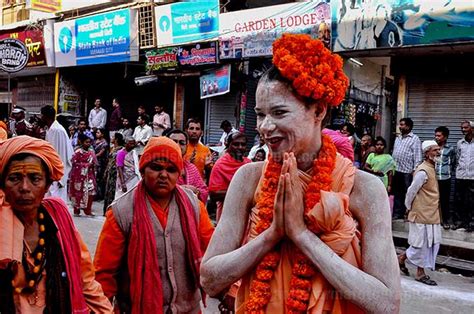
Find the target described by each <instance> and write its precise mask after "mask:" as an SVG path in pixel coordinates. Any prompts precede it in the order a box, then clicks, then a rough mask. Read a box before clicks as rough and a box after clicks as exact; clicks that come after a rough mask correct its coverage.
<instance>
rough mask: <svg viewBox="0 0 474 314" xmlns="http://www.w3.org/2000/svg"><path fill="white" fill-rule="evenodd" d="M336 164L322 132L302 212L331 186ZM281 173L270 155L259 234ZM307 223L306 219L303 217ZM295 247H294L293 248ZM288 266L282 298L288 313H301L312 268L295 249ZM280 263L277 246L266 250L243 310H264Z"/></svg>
mask: <svg viewBox="0 0 474 314" xmlns="http://www.w3.org/2000/svg"><path fill="white" fill-rule="evenodd" d="M335 164H336V147H335V146H334V143H333V142H332V140H331V139H330V138H329V137H328V136H325V135H323V142H322V146H321V150H320V151H319V155H318V158H317V159H315V160H314V162H313V178H312V179H311V183H310V184H309V185H308V188H307V190H306V193H305V199H304V203H305V206H304V207H305V215H306V214H307V213H309V212H310V211H311V209H312V208H313V207H314V206H315V205H316V204H317V203H318V202H319V200H320V198H321V190H324V191H329V190H330V189H331V184H332V179H331V174H332V172H333V170H334V167H335ZM280 172H281V164H279V163H277V162H275V161H274V160H273V159H272V158H271V157H270V160H269V163H268V165H267V168H266V169H265V174H264V179H263V182H262V190H261V193H260V194H259V197H258V199H257V204H256V206H257V209H258V216H259V218H260V219H259V221H258V223H257V225H256V228H255V230H256V232H257V233H258V234H260V233H262V232H263V231H265V230H266V229H268V228H269V227H270V225H271V223H272V220H273V207H274V200H275V197H276V192H277V188H278V180H279V177H280ZM305 221H307V223H308V222H309V220H306V219H305ZM308 228H309V229H310V230H312V231H314V230H315V228H316V227H315V226H313V225H312V223H310V222H309V224H308ZM295 249H296V248H295ZM296 250H297V252H295V255H294V256H295V258H294V262H293V265H292V278H291V281H290V292H289V297H288V299H287V300H286V307H287V310H288V313H304V312H306V310H307V308H308V303H309V297H310V294H311V278H312V277H313V276H314V275H315V273H316V270H315V269H314V266H313V264H312V263H311V261H310V260H308V258H307V257H306V256H305V255H304V254H303V253H301V252H300V251H299V250H298V249H296ZM279 262H280V253H279V251H278V248H275V249H274V250H273V251H271V252H270V253H268V254H267V255H266V256H265V257H264V258H263V259H262V260H261V261H260V263H259V264H258V266H257V268H256V271H255V276H254V279H253V281H252V283H251V285H250V297H249V300H248V301H247V304H246V312H247V313H265V308H266V306H267V304H268V302H269V301H270V299H271V288H270V281H271V279H272V278H273V274H274V272H275V270H276V268H277V266H278V263H279Z"/></svg>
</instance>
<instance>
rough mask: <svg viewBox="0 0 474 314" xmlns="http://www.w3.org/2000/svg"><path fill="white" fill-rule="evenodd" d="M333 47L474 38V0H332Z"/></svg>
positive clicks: (391, 44)
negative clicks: (371, 0)
mask: <svg viewBox="0 0 474 314" xmlns="http://www.w3.org/2000/svg"><path fill="white" fill-rule="evenodd" d="M331 11H332V19H333V21H332V33H333V40H332V43H333V50H334V51H349V50H366V49H377V48H396V47H402V46H403V47H405V46H417V45H432V44H445V43H452V42H467V41H471V42H472V41H474V4H473V2H472V1H465V0H438V1H418V0H392V1H377V2H376V4H374V3H373V2H370V1H347V0H332V1H331Z"/></svg>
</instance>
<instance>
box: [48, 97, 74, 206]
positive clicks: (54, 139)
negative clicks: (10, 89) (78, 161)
mask: <svg viewBox="0 0 474 314" xmlns="http://www.w3.org/2000/svg"><path fill="white" fill-rule="evenodd" d="M41 119H42V120H43V121H44V123H45V124H46V125H47V127H48V128H47V129H46V136H45V139H46V141H48V142H49V143H51V145H53V147H54V149H55V150H56V152H57V153H58V155H59V157H60V158H61V161H62V162H63V165H64V175H63V177H62V178H61V180H59V181H56V182H53V183H52V184H51V187H50V188H49V193H48V194H49V195H50V196H54V197H59V198H61V199H62V200H63V201H64V202H66V203H67V180H68V177H69V171H71V168H72V163H71V158H72V155H73V154H74V150H73V148H72V144H71V141H70V140H69V136H68V134H67V132H66V130H65V129H64V127H63V126H62V125H61V124H59V122H58V121H57V120H56V110H55V109H54V108H53V106H49V105H48V106H44V107H43V108H41Z"/></svg>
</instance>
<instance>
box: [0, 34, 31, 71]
mask: <svg viewBox="0 0 474 314" xmlns="http://www.w3.org/2000/svg"><path fill="white" fill-rule="evenodd" d="M28 55H29V53H28V48H26V46H25V44H24V43H23V42H22V41H21V40H18V39H13V38H5V39H0V69H1V70H3V71H5V72H8V73H13V72H18V71H21V70H23V69H24V68H25V66H26V64H27V63H28Z"/></svg>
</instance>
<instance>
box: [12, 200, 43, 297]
mask: <svg viewBox="0 0 474 314" xmlns="http://www.w3.org/2000/svg"><path fill="white" fill-rule="evenodd" d="M37 219H38V225H39V239H38V245H37V246H36V249H35V250H34V251H33V259H34V266H33V267H29V266H28V263H27V261H26V252H25V254H24V255H23V264H24V265H25V267H24V268H25V273H26V287H23V288H21V287H17V288H15V292H16V293H32V292H34V290H35V287H36V286H37V285H38V283H39V281H40V280H41V277H42V273H43V270H44V267H45V265H46V254H45V253H46V246H45V245H46V241H45V237H46V226H45V213H44V209H42V208H40V209H39V210H38V218H37ZM12 284H13V283H12Z"/></svg>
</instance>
